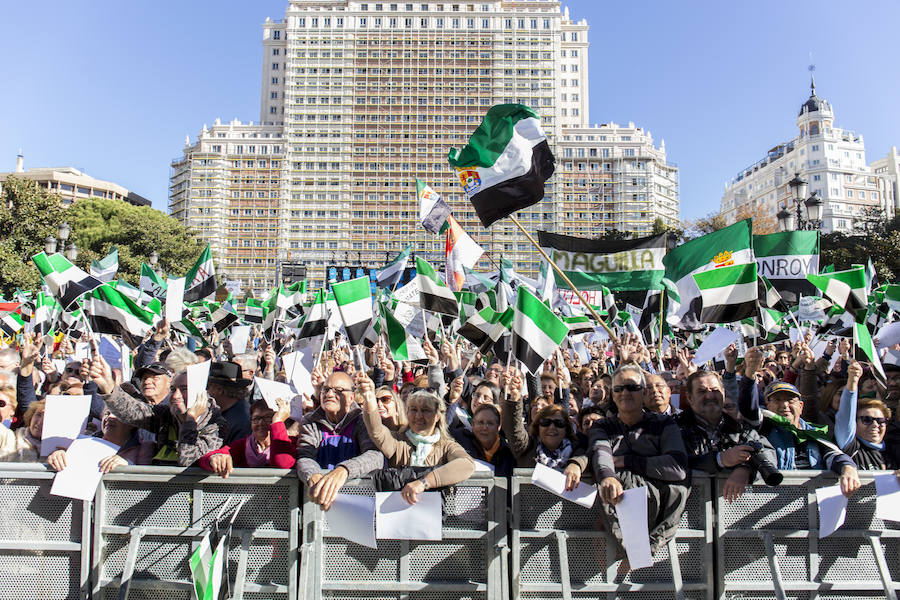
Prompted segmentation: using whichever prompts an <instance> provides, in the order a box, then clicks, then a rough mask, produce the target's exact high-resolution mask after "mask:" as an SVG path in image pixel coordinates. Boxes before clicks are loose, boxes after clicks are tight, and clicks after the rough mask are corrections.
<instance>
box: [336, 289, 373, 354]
mask: <svg viewBox="0 0 900 600" xmlns="http://www.w3.org/2000/svg"><path fill="white" fill-rule="evenodd" d="M331 291H332V293H334V300H335V302H337V306H338V310H339V311H340V313H341V320H343V322H344V329H346V330H347V341H348V342H350V345H351V346H355V345H357V344H359V343H361V342H362V341H363V336H364V335H365V333H366V329H368V328H369V323H370V322H371V321H372V291H371V287H370V284H369V278H368V277H367V276H363V277H357V278H356V279H351V280H349V281H342V282H340V283H333V284H331Z"/></svg>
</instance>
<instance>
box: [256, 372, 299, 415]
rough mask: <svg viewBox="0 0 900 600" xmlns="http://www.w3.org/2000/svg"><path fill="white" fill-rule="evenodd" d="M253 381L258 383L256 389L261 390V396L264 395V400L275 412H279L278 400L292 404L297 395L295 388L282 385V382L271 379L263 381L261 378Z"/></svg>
mask: <svg viewBox="0 0 900 600" xmlns="http://www.w3.org/2000/svg"><path fill="white" fill-rule="evenodd" d="M253 381H254V382H255V383H256V388H257V389H258V390H259V393H260V395H262V397H263V400H265V401H266V404H267V405H268V406H269V408H271V409H272V410H274V411H277V410H278V402H276V399H278V398H281V399H282V400H284V401H285V402H287V403H288V404H290V403H291V400H293V398H294V396H296V395H297V393H296V392H295V391H294V388H292V387H291V386H289V385H288V384H286V383H281V382H280V381H272V380H271V379H263V378H261V377H254V378H253Z"/></svg>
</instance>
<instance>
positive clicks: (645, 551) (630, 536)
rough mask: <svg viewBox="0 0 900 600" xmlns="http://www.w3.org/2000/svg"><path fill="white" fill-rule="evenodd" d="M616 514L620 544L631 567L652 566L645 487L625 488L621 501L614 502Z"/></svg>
mask: <svg viewBox="0 0 900 600" xmlns="http://www.w3.org/2000/svg"><path fill="white" fill-rule="evenodd" d="M616 515H617V516H618V517H619V527H620V528H621V529H622V545H623V546H625V553H626V554H627V555H628V565H629V566H630V567H631V568H632V569H641V568H643V567H652V566H653V555H652V554H651V552H650V530H649V529H648V526H647V488H646V487H644V486H641V487H637V488H633V489H630V490H625V492H624V497H623V498H622V501H621V502H619V503H618V504H616Z"/></svg>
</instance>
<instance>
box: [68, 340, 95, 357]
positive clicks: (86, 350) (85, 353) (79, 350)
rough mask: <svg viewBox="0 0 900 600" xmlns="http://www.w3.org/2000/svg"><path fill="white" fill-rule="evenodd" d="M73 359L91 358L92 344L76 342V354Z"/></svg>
mask: <svg viewBox="0 0 900 600" xmlns="http://www.w3.org/2000/svg"><path fill="white" fill-rule="evenodd" d="M72 360H91V345H90V344H89V343H88V342H75V356H74V358H72Z"/></svg>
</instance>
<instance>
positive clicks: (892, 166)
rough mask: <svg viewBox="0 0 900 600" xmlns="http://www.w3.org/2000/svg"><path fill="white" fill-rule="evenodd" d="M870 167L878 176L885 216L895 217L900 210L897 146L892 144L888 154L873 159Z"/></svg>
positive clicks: (899, 175) (899, 157)
mask: <svg viewBox="0 0 900 600" xmlns="http://www.w3.org/2000/svg"><path fill="white" fill-rule="evenodd" d="M869 167H870V168H871V169H872V172H873V173H875V176H876V177H878V187H879V191H880V193H881V196H882V198H883V199H884V212H885V216H886V217H887V218H889V219H890V218H893V217H894V215H896V214H897V213H898V212H900V154H898V153H897V147H896V146H891V150H890V152H888V154H887V156H885V157H884V158H879V159H878V160H873V161H872V164H870V165H869Z"/></svg>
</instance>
